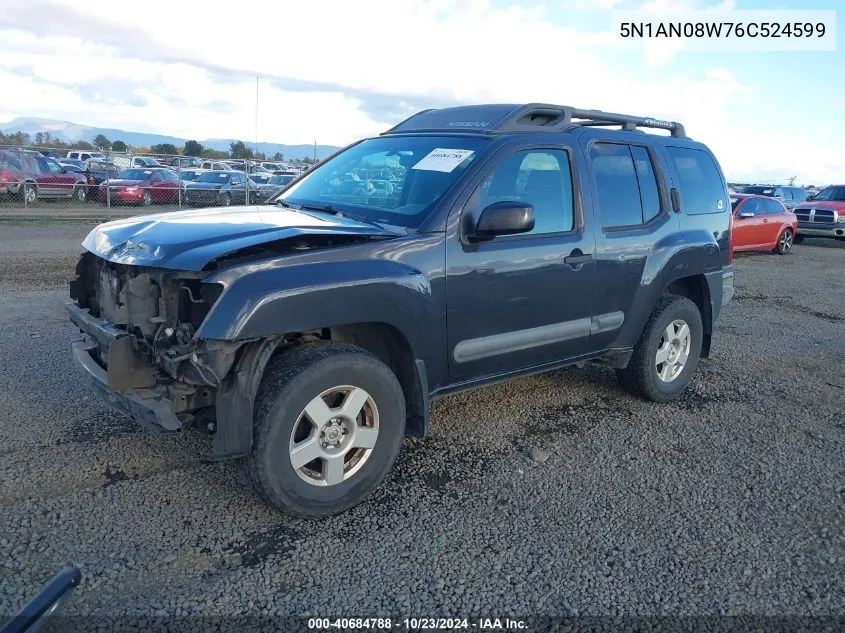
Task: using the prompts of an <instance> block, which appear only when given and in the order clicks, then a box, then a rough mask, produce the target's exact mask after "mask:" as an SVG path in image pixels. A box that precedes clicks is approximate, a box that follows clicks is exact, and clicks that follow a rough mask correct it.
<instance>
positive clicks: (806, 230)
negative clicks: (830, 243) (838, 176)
mask: <svg viewBox="0 0 845 633" xmlns="http://www.w3.org/2000/svg"><path fill="white" fill-rule="evenodd" d="M794 211H795V216H796V217H797V218H798V230H799V232H800V235H799V236H798V237H799V238H803V236H807V237H833V238H837V239H840V240H845V185H831V186H829V187H825V188H824V189H822V190H821V191H819V192H818V193H817V194H816V195H815V196H813V197H812V198H810V199H809V200H807V201H806V202H802V203H801V204H799V205H798V206H796V207H795V209H794ZM799 241H800V240H799Z"/></svg>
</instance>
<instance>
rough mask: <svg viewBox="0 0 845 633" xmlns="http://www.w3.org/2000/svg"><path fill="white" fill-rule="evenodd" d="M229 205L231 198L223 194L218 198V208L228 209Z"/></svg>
mask: <svg viewBox="0 0 845 633" xmlns="http://www.w3.org/2000/svg"><path fill="white" fill-rule="evenodd" d="M231 204H232V196H230V195H229V194H228V193H224V194H223V195H222V196H220V206H221V207H228V206H230V205H231Z"/></svg>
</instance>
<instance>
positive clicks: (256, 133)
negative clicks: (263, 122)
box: [255, 75, 258, 156]
mask: <svg viewBox="0 0 845 633" xmlns="http://www.w3.org/2000/svg"><path fill="white" fill-rule="evenodd" d="M255 154H256V156H257V155H258V75H256V76H255Z"/></svg>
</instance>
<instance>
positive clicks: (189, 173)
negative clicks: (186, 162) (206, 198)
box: [177, 168, 208, 188]
mask: <svg viewBox="0 0 845 633" xmlns="http://www.w3.org/2000/svg"><path fill="white" fill-rule="evenodd" d="M207 171H208V170H207V169H200V168H192V169H180V170H179V171H178V172H177V175H178V177H179V180H181V181H182V187H183V188H184V187H185V185H187V184H188V183H189V182H193V181H195V180H196V179H197V178H199V177H200V176H201V175H202V174H204V173H205V172H207Z"/></svg>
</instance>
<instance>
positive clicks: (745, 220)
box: [731, 193, 798, 255]
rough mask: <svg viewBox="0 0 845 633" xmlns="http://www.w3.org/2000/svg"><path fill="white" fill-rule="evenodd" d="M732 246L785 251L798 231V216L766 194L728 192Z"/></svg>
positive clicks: (787, 250) (739, 249)
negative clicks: (731, 217)
mask: <svg viewBox="0 0 845 633" xmlns="http://www.w3.org/2000/svg"><path fill="white" fill-rule="evenodd" d="M731 207H732V208H733V213H734V222H733V250H735V251H774V252H775V253H778V254H780V255H786V254H787V253H788V252H789V251H790V250H792V244H793V243H794V241H795V234H796V233H797V232H798V218H797V217H796V216H795V214H794V213H792V212H791V211H788V210H787V209H786V207H785V206H783V204H781V203H780V202H779V201H778V200H775V199H774V198H769V197H767V196H758V195H749V194H742V193H735V194H731Z"/></svg>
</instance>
